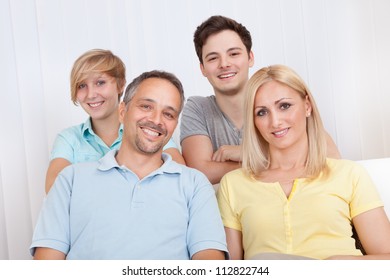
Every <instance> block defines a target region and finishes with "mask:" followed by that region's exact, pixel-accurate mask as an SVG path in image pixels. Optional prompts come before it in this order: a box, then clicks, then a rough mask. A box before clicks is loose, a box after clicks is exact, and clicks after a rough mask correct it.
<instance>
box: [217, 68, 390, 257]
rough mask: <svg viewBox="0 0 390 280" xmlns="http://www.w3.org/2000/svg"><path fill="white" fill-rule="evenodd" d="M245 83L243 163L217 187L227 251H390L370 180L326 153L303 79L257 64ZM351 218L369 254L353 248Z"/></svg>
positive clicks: (388, 226)
mask: <svg viewBox="0 0 390 280" xmlns="http://www.w3.org/2000/svg"><path fill="white" fill-rule="evenodd" d="M246 90H247V92H246V97H245V113H246V116H245V124H246V125H245V127H244V136H243V143H242V145H243V147H242V149H243V155H242V168H241V169H237V170H235V171H232V172H230V173H228V174H226V175H225V176H224V177H223V178H222V180H221V187H220V189H219V191H218V202H219V206H220V210H221V215H222V219H223V222H224V226H225V230H226V236H227V243H228V249H229V252H230V257H231V258H232V259H250V258H256V255H258V254H261V253H281V254H286V256H287V255H294V256H303V257H309V258H315V259H369V258H371V259H381V258H384V259H388V258H390V223H389V219H388V217H387V216H386V213H385V211H384V208H383V203H382V201H381V200H380V197H379V195H378V193H377V191H376V189H375V186H374V185H373V182H372V181H371V179H370V177H369V175H368V173H367V172H366V171H365V170H364V168H363V167H361V166H359V165H358V164H357V163H354V162H352V161H348V160H339V159H330V158H326V137H325V132H324V128H323V124H322V121H321V117H320V115H319V112H318V109H317V106H316V104H315V102H314V99H313V96H312V95H311V93H310V91H309V89H308V88H307V86H306V85H305V83H304V82H303V80H302V79H301V78H300V77H299V76H298V75H297V74H296V73H295V72H294V71H293V70H291V69H290V68H288V67H286V66H282V65H274V66H269V67H265V68H262V69H260V70H259V71H257V72H256V73H255V74H254V75H253V76H252V77H251V79H250V80H249V82H248V85H247V89H246ZM352 225H353V226H354V227H355V228H356V231H357V233H358V235H359V238H360V241H361V242H362V245H363V247H364V249H365V251H366V253H367V255H362V253H361V252H360V250H358V249H356V247H355V240H354V239H353V238H352V237H351V236H352Z"/></svg>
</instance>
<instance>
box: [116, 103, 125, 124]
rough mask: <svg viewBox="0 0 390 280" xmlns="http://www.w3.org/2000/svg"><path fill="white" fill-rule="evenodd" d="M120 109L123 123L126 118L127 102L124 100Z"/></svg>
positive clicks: (120, 117)
mask: <svg viewBox="0 0 390 280" xmlns="http://www.w3.org/2000/svg"><path fill="white" fill-rule="evenodd" d="M118 111H119V122H120V123H121V124H123V122H124V119H125V114H126V104H125V102H123V101H122V102H121V103H120V104H119V107H118Z"/></svg>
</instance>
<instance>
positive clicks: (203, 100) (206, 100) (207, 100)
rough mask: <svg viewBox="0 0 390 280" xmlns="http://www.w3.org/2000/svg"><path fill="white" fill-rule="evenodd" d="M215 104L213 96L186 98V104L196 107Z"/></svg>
mask: <svg viewBox="0 0 390 280" xmlns="http://www.w3.org/2000/svg"><path fill="white" fill-rule="evenodd" d="M214 103H215V96H214V95H209V96H198V95H195V96H190V97H188V100H187V104H195V105H198V106H204V105H208V104H214Z"/></svg>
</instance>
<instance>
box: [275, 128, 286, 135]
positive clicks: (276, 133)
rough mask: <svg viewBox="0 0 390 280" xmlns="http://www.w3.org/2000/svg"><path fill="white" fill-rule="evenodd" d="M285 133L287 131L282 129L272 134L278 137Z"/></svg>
mask: <svg viewBox="0 0 390 280" xmlns="http://www.w3.org/2000/svg"><path fill="white" fill-rule="evenodd" d="M286 131H287V129H283V130H282V131H278V132H274V134H275V135H276V136H280V135H282V134H284V133H286Z"/></svg>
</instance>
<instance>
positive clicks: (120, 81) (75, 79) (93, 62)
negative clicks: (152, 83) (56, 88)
mask: <svg viewBox="0 0 390 280" xmlns="http://www.w3.org/2000/svg"><path fill="white" fill-rule="evenodd" d="M91 73H104V74H107V75H109V76H110V77H112V78H115V79H116V85H117V88H118V99H120V98H121V96H122V94H123V89H124V87H125V85H126V67H125V64H124V63H123V61H122V60H121V59H120V58H119V57H117V56H116V55H114V54H113V53H112V52H111V51H109V50H102V49H93V50H89V51H87V52H86V53H84V54H82V55H81V56H80V57H79V58H78V59H77V60H76V61H75V62H74V64H73V67H72V71H71V73H70V95H71V99H72V101H73V103H74V104H77V89H78V87H79V85H80V83H81V82H83V81H84V80H85V79H86V78H87V76H88V75H90V74H91Z"/></svg>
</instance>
